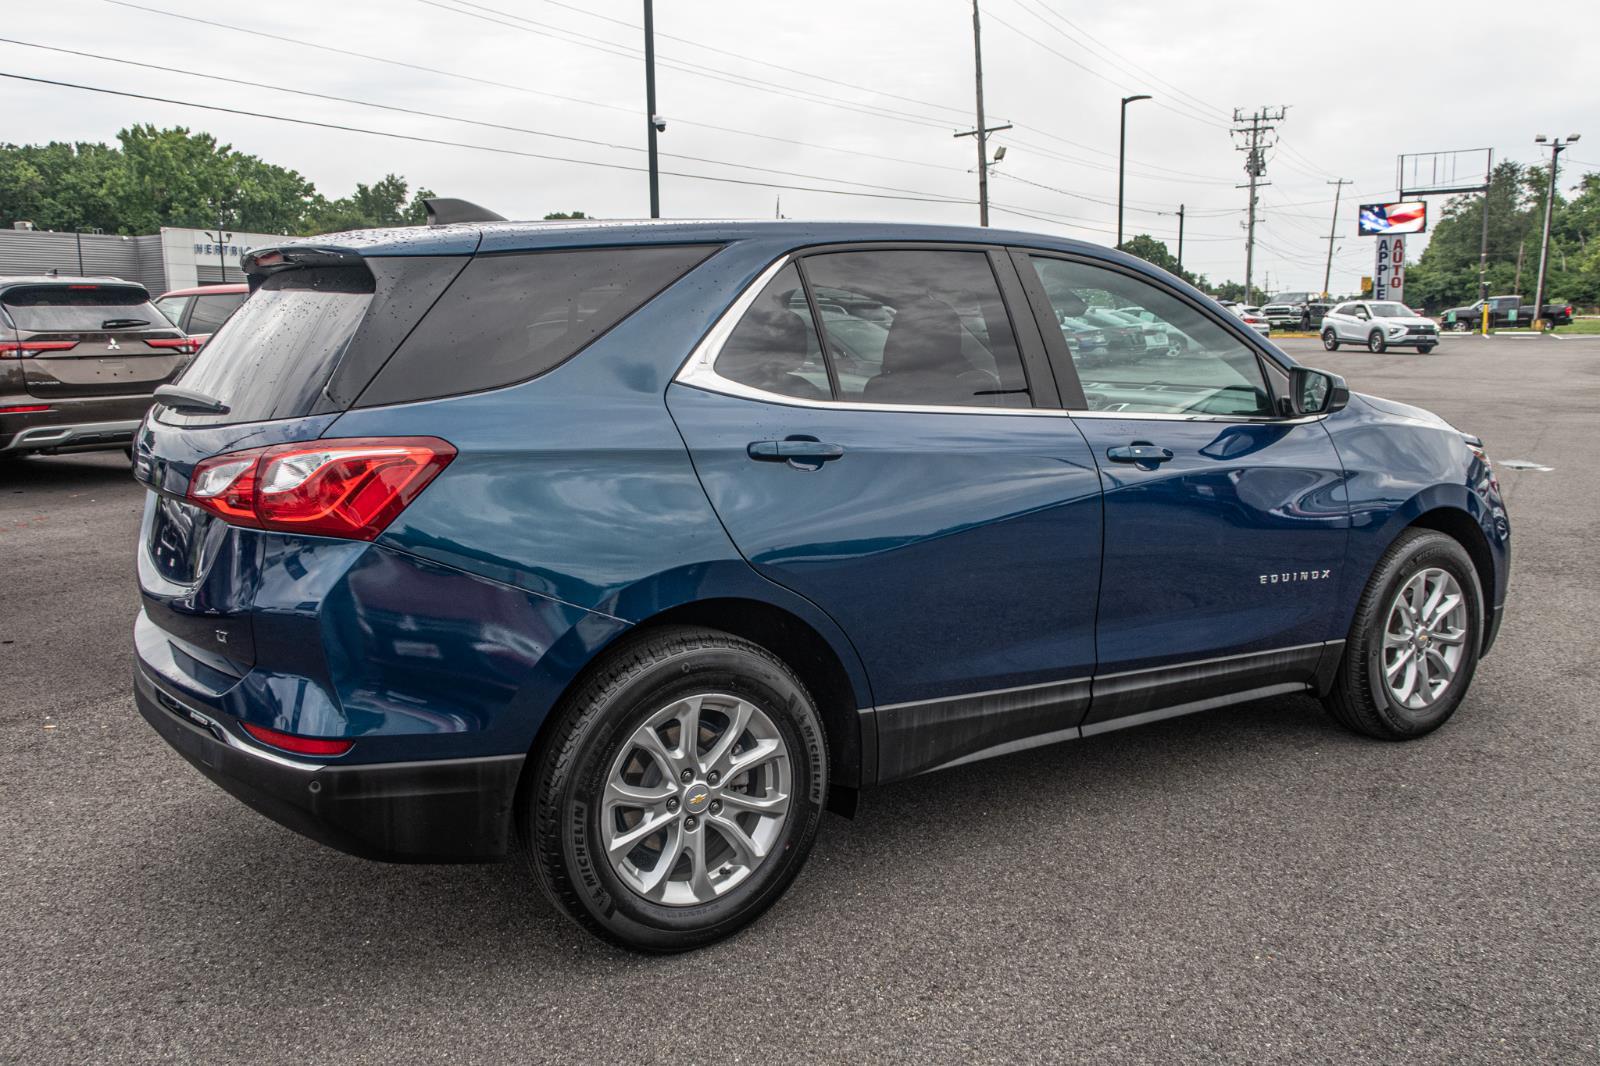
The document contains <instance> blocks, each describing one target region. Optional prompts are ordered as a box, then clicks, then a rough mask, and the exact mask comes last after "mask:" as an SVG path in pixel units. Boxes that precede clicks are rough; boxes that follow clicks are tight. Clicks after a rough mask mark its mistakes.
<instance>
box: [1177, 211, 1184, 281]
mask: <svg viewBox="0 0 1600 1066" xmlns="http://www.w3.org/2000/svg"><path fill="white" fill-rule="evenodd" d="M1178 276H1179V277H1180V278H1181V277H1183V205H1182V204H1179V205H1178Z"/></svg>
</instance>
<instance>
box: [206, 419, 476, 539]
mask: <svg viewBox="0 0 1600 1066" xmlns="http://www.w3.org/2000/svg"><path fill="white" fill-rule="evenodd" d="M455 456H456V450H455V448H453V447H451V446H450V445H449V444H448V443H446V442H445V441H442V440H440V439H438V438H437V437H355V438H345V439H337V440H318V441H308V442H302V443H298V444H278V445H274V446H272V447H270V448H250V449H248V450H246V451H238V452H228V453H227V454H225V455H216V456H212V457H211V458H210V459H207V460H205V461H203V462H201V463H200V464H199V465H197V466H196V467H195V468H194V473H193V474H192V475H191V476H190V478H189V493H188V499H189V501H190V502H191V503H194V504H195V505H197V506H199V507H203V508H205V509H206V510H208V511H210V512H211V513H212V514H215V515H219V516H220V517H222V518H223V519H224V520H226V521H228V522H230V523H232V524H233V525H236V526H252V527H256V528H260V529H271V530H276V531H278V532H280V533H308V534H315V535H317V536H322V537H347V538H350V539H353V540H373V539H375V538H376V537H377V536H378V534H380V533H382V532H383V531H384V529H386V528H387V527H388V525H389V523H390V522H392V521H394V519H395V516H396V515H398V514H399V513H400V512H401V511H403V510H405V508H406V505H407V504H409V503H410V502H411V501H412V500H414V499H416V497H417V494H418V493H420V492H421V491H422V490H423V489H424V488H426V487H427V485H428V482H430V481H432V480H433V479H434V477H435V476H436V475H437V474H438V473H439V471H441V470H443V469H444V468H445V465H446V464H448V463H449V462H450V460H452V459H454V458H455Z"/></svg>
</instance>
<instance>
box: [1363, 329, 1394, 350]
mask: <svg viewBox="0 0 1600 1066" xmlns="http://www.w3.org/2000/svg"><path fill="white" fill-rule="evenodd" d="M1388 350H1389V343H1388V342H1387V341H1385V340H1384V339H1383V330H1381V329H1375V330H1373V331H1372V332H1371V333H1369V334H1367V351H1369V352H1373V353H1375V354H1378V355H1382V354H1383V353H1384V352H1386V351H1388Z"/></svg>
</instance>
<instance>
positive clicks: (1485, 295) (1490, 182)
mask: <svg viewBox="0 0 1600 1066" xmlns="http://www.w3.org/2000/svg"><path fill="white" fill-rule="evenodd" d="M1488 152H1489V164H1488V166H1489V169H1488V170H1487V171H1486V172H1485V173H1484V175H1483V238H1482V239H1481V240H1480V241H1479V242H1478V299H1480V300H1482V301H1483V304H1484V306H1485V307H1487V306H1488V305H1489V190H1490V189H1491V188H1492V187H1493V186H1494V149H1493V148H1490V149H1489V150H1488ZM1517 257H1518V260H1519V261H1520V259H1521V253H1520V252H1519V253H1518V256H1517Z"/></svg>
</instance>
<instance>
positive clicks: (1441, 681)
mask: <svg viewBox="0 0 1600 1066" xmlns="http://www.w3.org/2000/svg"><path fill="white" fill-rule="evenodd" d="M1467 637H1468V612H1467V598H1466V596H1465V595H1463V594H1462V592H1461V585H1460V584H1459V583H1458V582H1457V581H1456V579H1455V577H1454V575H1452V574H1451V573H1450V572H1449V571H1448V570H1442V569H1440V568H1439V567H1429V568H1427V569H1425V570H1419V571H1418V572H1417V573H1415V574H1413V575H1411V577H1409V578H1408V579H1406V581H1405V583H1404V584H1402V585H1401V586H1400V588H1399V589H1397V590H1396V591H1395V594H1394V598H1393V599H1392V600H1390V602H1389V612H1388V615H1387V617H1386V620H1385V622H1384V627H1383V685H1384V688H1385V689H1386V690H1387V691H1388V693H1389V697H1390V699H1392V700H1394V702H1395V703H1397V704H1399V705H1400V706H1402V707H1404V708H1406V709H1407V710H1412V711H1421V710H1426V709H1427V708H1429V707H1431V706H1433V704H1435V703H1437V702H1438V701H1439V699H1440V698H1441V697H1442V696H1444V694H1445V692H1446V691H1447V690H1448V689H1449V688H1450V685H1451V683H1452V682H1453V681H1454V680H1455V677H1456V674H1457V672H1458V671H1459V670H1460V668H1461V662H1462V659H1463V657H1464V656H1465V655H1466V648H1467Z"/></svg>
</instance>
